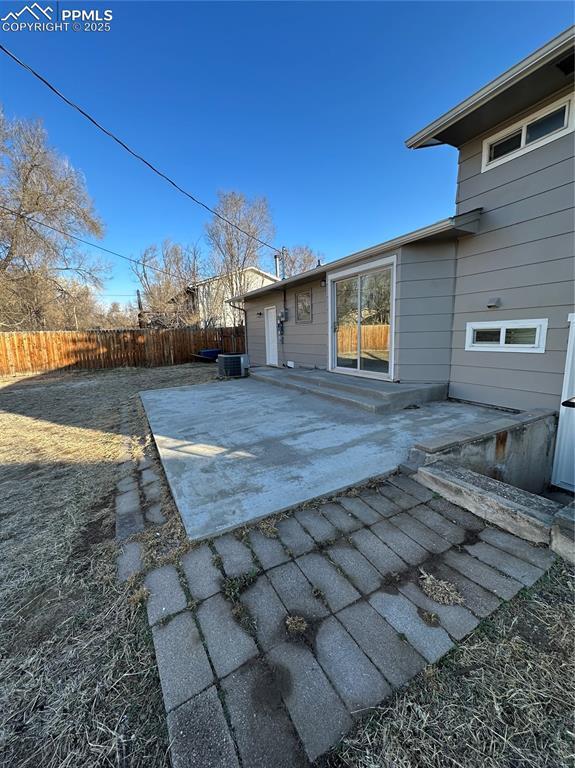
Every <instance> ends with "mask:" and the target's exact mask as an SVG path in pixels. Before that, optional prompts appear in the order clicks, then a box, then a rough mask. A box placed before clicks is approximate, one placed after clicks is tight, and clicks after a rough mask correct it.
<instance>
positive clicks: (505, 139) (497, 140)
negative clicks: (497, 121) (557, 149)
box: [481, 96, 575, 172]
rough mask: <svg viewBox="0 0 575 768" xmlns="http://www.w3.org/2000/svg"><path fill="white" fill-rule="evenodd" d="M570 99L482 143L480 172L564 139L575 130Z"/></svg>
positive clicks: (559, 101)
mask: <svg viewBox="0 0 575 768" xmlns="http://www.w3.org/2000/svg"><path fill="white" fill-rule="evenodd" d="M574 118H575V115H574V105H573V97H572V96H565V97H563V99H559V100H558V101H555V102H554V103H553V104H549V105H548V106H547V107H544V108H543V109H540V110H538V111H537V112H534V113H533V114H531V115H529V117H526V118H524V119H523V120H521V121H520V122H517V123H515V124H514V125H510V126H509V127H508V128H505V129H504V130H503V131H499V133H496V134H494V135H493V136H490V137H489V138H488V139H485V141H484V142H483V156H482V163H481V171H482V172H483V171H487V170H489V169H490V168H496V167H497V166H498V165H501V164H502V163H506V162H507V161H508V160H512V159H513V158H514V157H519V156H520V155H524V154H525V153H526V152H530V151H531V150H532V149H536V148H537V147H541V146H543V145H544V144H548V143H549V142H550V141H554V140H555V139H558V138H560V137H561V136H565V134H566V133H569V132H570V131H573V129H574V127H575V120H574Z"/></svg>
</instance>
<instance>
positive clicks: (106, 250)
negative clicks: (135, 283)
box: [0, 205, 181, 280]
mask: <svg viewBox="0 0 575 768" xmlns="http://www.w3.org/2000/svg"><path fill="white" fill-rule="evenodd" d="M0 209H2V210H3V211H6V212H7V213H11V214H12V215H13V216H16V217H19V218H21V219H24V220H25V221H32V222H34V224H39V225H40V226H41V227H46V228H47V229H51V230H52V232H57V233H58V234H59V235H63V236H64V237H70V238H72V240H76V241H77V242H78V243H82V244H83V245H87V246H88V247H89V248H97V249H98V250H99V251H103V252H104V253H109V254H110V255H111V256H117V257H118V258H120V259H125V260H126V261H131V262H132V263H133V264H140V266H142V267H145V269H153V270H155V271H156V272H161V273H162V274H163V275H166V276H167V277H173V278H175V279H176V280H180V279H181V275H174V274H173V273H172V272H168V271H167V270H165V269H162V268H161V267H154V266H152V265H151V264H147V263H146V262H145V261H142V260H141V259H134V258H133V257H132V256H124V254H123V253H118V252H117V251H112V250H110V249H109V248H104V246H103V245H98V244H97V243H91V242H90V241H89V240H83V239H82V238H81V237H78V236H77V235H73V234H72V233H71V232H65V231H64V230H63V229H58V227H53V226H52V225H51V224H46V222H44V221H39V220H38V219H35V218H34V217H33V216H29V215H27V214H25V213H19V212H18V211H13V210H12V209H11V208H7V207H6V206H5V205H0Z"/></svg>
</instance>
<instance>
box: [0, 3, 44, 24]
mask: <svg viewBox="0 0 575 768" xmlns="http://www.w3.org/2000/svg"><path fill="white" fill-rule="evenodd" d="M24 13H29V14H30V15H31V16H33V17H34V18H35V19H36V21H45V20H46V19H47V20H48V21H52V16H51V15H50V14H51V13H52V8H50V6H49V5H47V6H46V7H45V8H42V6H41V5H39V4H38V3H33V4H32V5H25V6H24V8H22V9H21V10H20V11H18V13H15V12H14V11H10V12H9V13H7V14H6V16H4V17H3V18H2V19H0V21H9V20H10V19H12V20H13V21H18V19H19V18H20V16H22V14H24ZM40 14H41V15H40Z"/></svg>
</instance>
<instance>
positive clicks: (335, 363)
mask: <svg viewBox="0 0 575 768" xmlns="http://www.w3.org/2000/svg"><path fill="white" fill-rule="evenodd" d="M392 279H393V268H392V266H387V267H384V268H383V269H378V270H374V271H370V272H364V273H358V274H356V275H352V276H350V277H345V278H342V279H341V280H335V281H334V282H333V289H332V291H333V292H332V302H333V309H332V317H333V336H334V338H333V355H332V368H333V369H334V370H340V371H346V372H353V371H357V372H358V373H364V374H366V375H370V374H371V375H374V376H377V375H378V374H379V375H380V376H381V377H382V378H389V377H390V375H391V364H390V359H391V302H392Z"/></svg>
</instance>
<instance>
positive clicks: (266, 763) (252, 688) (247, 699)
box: [198, 661, 309, 768]
mask: <svg viewBox="0 0 575 768" xmlns="http://www.w3.org/2000/svg"><path fill="white" fill-rule="evenodd" d="M222 686H223V689H224V694H225V698H226V707H227V709H228V712H229V715H230V720H231V724H232V728H233V729H234V735H235V739H236V743H237V745H238V750H239V753H240V757H241V759H242V763H243V765H244V766H246V768H271V767H272V766H273V768H305V766H308V765H309V763H308V761H307V759H306V757H305V754H304V751H303V749H302V747H301V745H300V742H299V740H298V738H297V735H296V732H295V729H294V727H293V725H292V723H291V721H290V719H289V717H288V715H287V712H286V711H285V709H284V706H283V703H282V699H281V695H280V692H279V690H278V687H277V684H276V681H275V680H274V678H273V674H272V673H271V671H270V669H269V668H268V667H267V666H266V665H265V664H263V663H262V662H261V661H257V662H254V663H252V664H245V665H244V666H243V667H241V668H240V669H238V670H236V672H233V673H232V674H231V675H229V676H228V677H226V678H225V679H224V680H223V682H222ZM198 768H199V765H198Z"/></svg>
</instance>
